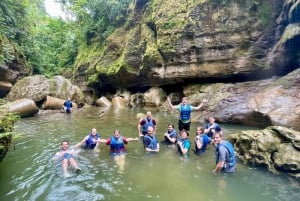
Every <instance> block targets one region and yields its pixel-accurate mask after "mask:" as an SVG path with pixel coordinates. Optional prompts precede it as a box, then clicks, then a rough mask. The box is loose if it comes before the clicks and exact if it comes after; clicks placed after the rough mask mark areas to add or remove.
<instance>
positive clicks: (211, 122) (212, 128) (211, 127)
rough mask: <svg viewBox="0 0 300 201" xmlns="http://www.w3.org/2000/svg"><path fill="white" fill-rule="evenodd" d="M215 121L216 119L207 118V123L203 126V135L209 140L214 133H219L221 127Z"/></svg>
mask: <svg viewBox="0 0 300 201" xmlns="http://www.w3.org/2000/svg"><path fill="white" fill-rule="evenodd" d="M215 121H216V119H215V118H214V117H209V118H208V123H207V124H206V125H205V129H204V133H205V134H207V136H208V137H210V138H212V137H213V135H214V133H215V132H220V131H221V127H220V126H219V124H217V123H216V122H215Z"/></svg>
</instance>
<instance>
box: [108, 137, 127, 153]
mask: <svg viewBox="0 0 300 201" xmlns="http://www.w3.org/2000/svg"><path fill="white" fill-rule="evenodd" d="M124 149H125V145H124V141H123V137H122V136H121V135H120V136H119V137H118V139H116V138H115V136H111V137H110V150H111V151H122V150H124Z"/></svg>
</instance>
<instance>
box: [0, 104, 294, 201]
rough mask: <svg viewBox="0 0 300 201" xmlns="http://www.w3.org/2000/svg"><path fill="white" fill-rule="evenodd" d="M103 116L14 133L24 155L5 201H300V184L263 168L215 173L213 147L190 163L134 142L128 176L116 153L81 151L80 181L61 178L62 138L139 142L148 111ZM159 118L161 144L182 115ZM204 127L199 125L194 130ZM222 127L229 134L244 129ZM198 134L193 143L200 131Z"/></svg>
mask: <svg viewBox="0 0 300 201" xmlns="http://www.w3.org/2000/svg"><path fill="white" fill-rule="evenodd" d="M102 111H103V110H102V109H101V108H93V107H92V108H88V109H80V110H76V111H74V113H73V114H72V115H65V114H62V113H58V112H52V113H44V114H41V115H39V116H37V117H32V118H26V119H21V120H20V121H19V122H18V123H17V124H16V128H15V131H14V132H15V133H18V134H20V135H21V136H22V137H21V138H18V139H17V141H15V142H14V143H15V147H16V150H13V149H10V151H9V153H8V155H7V157H6V158H5V159H4V161H3V162H2V163H1V164H0V178H1V188H0V200H6V201H10V200H12V201H14V200H46V201H48V200H49V201H50V200H51V201H52V200H53V201H57V200H62V199H63V200H65V199H67V200H75V201H77V200H95V201H96V200H110V201H119V200H130V201H141V200H160V201H168V200H172V201H182V200H208V201H219V200H222V201H223V200H225V201H227V200H228V201H240V200H245V201H248V200H249V201H253V200H258V201H260V200H261V201H262V200H263V201H274V200H280V201H281V200H282V201H296V200H299V197H300V191H299V190H300V187H299V183H298V182H296V181H294V180H290V179H288V178H287V177H284V176H282V175H274V174H272V173H269V172H267V171H266V170H265V169H263V168H253V167H249V166H245V165H243V164H241V163H240V162H239V161H238V164H237V172H236V173H235V174H233V175H220V174H217V175H216V174H215V173H212V169H213V168H214V165H215V164H214V162H215V159H214V149H213V147H208V149H207V153H206V154H205V155H199V156H198V155H195V154H194V153H193V152H192V151H191V152H190V156H189V159H188V160H182V157H180V155H179V154H178V153H177V149H176V148H175V147H168V146H164V145H161V150H160V152H159V153H158V154H154V155H148V154H146V153H145V152H144V148H143V145H142V143H141V142H140V141H138V142H133V143H128V145H127V155H126V159H125V164H124V171H123V173H119V168H118V166H117V164H116V162H115V161H114V160H113V159H112V158H111V156H110V153H109V147H108V146H105V145H103V144H102V145H101V146H100V150H101V152H100V154H98V155H97V154H94V153H93V152H92V151H88V150H87V151H82V152H80V154H79V158H78V162H79V164H80V167H81V169H82V173H81V174H80V175H78V176H73V177H70V178H63V177H61V176H60V173H59V171H58V169H57V168H56V166H55V164H53V162H52V161H51V158H52V157H53V155H54V154H55V153H56V152H57V151H58V150H59V148H60V141H61V140H62V139H64V138H67V139H69V140H70V142H71V145H75V144H76V143H78V142H79V141H80V140H81V139H82V137H83V136H85V135H86V134H87V133H86V132H87V131H89V130H90V129H91V128H93V127H96V128H97V131H98V132H99V133H100V134H101V136H102V137H103V138H105V139H106V138H108V137H109V136H111V134H112V132H113V131H114V130H115V129H119V130H121V132H122V134H123V135H124V136H126V137H137V136H138V133H137V124H138V119H136V114H137V112H145V111H140V110H138V111H137V110H126V109H124V110H122V111H121V110H109V111H105V112H104V113H103V112H102ZM152 113H153V116H154V117H155V118H156V119H158V127H157V135H158V138H159V139H160V140H163V139H164V138H163V134H164V132H165V128H166V126H167V124H168V123H169V122H173V123H174V122H175V124H176V122H177V115H176V116H170V115H168V114H167V113H160V112H156V113H154V112H152ZM196 126H197V124H192V125H191V130H192V131H193V130H195V129H196ZM221 126H222V128H224V132H225V134H229V133H230V132H233V131H234V130H240V129H244V127H236V126H235V127H232V126H231V127H230V126H228V125H226V126H225V125H221ZM190 136H191V141H192V140H193V137H194V133H191V135H190ZM225 136H226V135H225Z"/></svg>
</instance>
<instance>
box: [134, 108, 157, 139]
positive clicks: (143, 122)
mask: <svg viewBox="0 0 300 201" xmlns="http://www.w3.org/2000/svg"><path fill="white" fill-rule="evenodd" d="M149 126H151V127H153V129H154V130H153V132H154V133H155V128H156V121H155V119H154V118H153V117H152V113H151V112H150V111H148V112H147V114H146V117H145V118H141V119H140V121H139V124H138V133H139V137H143V136H144V135H146V134H147V132H148V127H149Z"/></svg>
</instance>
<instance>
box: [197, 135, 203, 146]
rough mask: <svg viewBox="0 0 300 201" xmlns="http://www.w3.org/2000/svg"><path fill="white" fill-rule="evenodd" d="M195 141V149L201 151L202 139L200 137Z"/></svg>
mask: <svg viewBox="0 0 300 201" xmlns="http://www.w3.org/2000/svg"><path fill="white" fill-rule="evenodd" d="M195 141H196V146H197V149H201V148H202V146H203V138H202V137H200V136H197V137H196V139H195Z"/></svg>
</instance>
